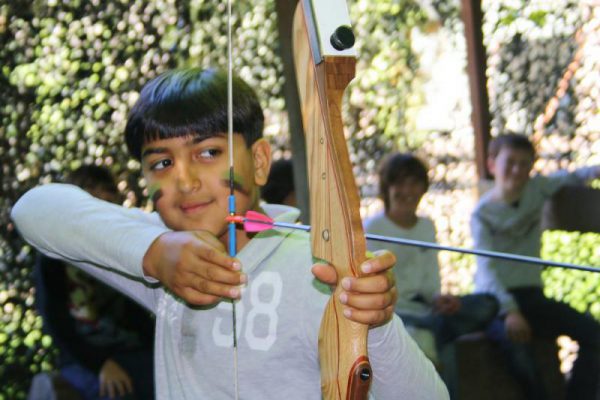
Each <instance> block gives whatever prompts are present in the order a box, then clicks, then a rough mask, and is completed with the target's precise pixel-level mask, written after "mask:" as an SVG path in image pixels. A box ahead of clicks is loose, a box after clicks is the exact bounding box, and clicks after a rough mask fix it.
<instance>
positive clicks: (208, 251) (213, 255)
mask: <svg viewBox="0 0 600 400" xmlns="http://www.w3.org/2000/svg"><path fill="white" fill-rule="evenodd" d="M191 250H192V252H193V254H196V255H197V256H198V258H200V259H201V260H203V261H205V262H208V263H209V264H214V265H219V266H221V267H225V268H227V269H230V270H233V271H239V270H241V268H242V265H241V263H240V261H239V260H238V259H236V258H234V257H230V256H229V255H228V254H227V253H226V252H225V250H224V249H222V245H221V248H215V247H213V246H211V245H208V244H207V243H205V242H198V243H195V244H194V245H193V246H192V247H191Z"/></svg>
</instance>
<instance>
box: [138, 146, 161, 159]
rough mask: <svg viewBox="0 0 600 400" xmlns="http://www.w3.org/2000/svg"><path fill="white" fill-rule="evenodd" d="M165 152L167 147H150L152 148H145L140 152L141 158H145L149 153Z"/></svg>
mask: <svg viewBox="0 0 600 400" xmlns="http://www.w3.org/2000/svg"><path fill="white" fill-rule="evenodd" d="M166 152H167V149H166V148H164V147H152V148H149V149H146V150H144V151H143V152H142V158H146V157H148V156H149V155H151V154H163V153H166Z"/></svg>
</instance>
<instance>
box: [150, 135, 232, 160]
mask: <svg viewBox="0 0 600 400" xmlns="http://www.w3.org/2000/svg"><path fill="white" fill-rule="evenodd" d="M213 137H225V134H224V133H217V134H214V133H208V134H194V135H193V136H192V137H191V139H189V140H188V141H187V142H186V144H185V145H186V146H193V145H195V144H198V143H200V142H203V141H204V140H206V139H210V138H213ZM166 152H167V148H166V147H151V148H149V149H146V150H144V151H143V152H142V158H144V157H147V156H149V155H151V154H163V153H166Z"/></svg>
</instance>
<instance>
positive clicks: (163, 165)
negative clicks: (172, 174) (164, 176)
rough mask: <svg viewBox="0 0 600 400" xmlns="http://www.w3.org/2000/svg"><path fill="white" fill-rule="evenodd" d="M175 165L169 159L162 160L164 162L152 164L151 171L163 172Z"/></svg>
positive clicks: (159, 161)
mask: <svg viewBox="0 0 600 400" xmlns="http://www.w3.org/2000/svg"><path fill="white" fill-rule="evenodd" d="M172 164H173V161H171V160H170V159H168V158H165V159H162V160H158V161H156V162H154V163H152V164H150V170H151V171H161V170H163V169H165V168H167V167H169V166H171V165H172Z"/></svg>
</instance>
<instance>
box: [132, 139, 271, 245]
mask: <svg viewBox="0 0 600 400" xmlns="http://www.w3.org/2000/svg"><path fill="white" fill-rule="evenodd" d="M233 155H234V173H235V175H236V186H237V187H238V190H236V193H235V197H236V212H237V213H238V214H242V215H243V214H244V213H245V212H246V211H247V210H249V209H257V208H258V198H259V187H260V186H262V185H264V184H265V182H266V179H267V176H268V172H269V167H270V163H271V149H270V146H269V144H268V142H267V141H266V140H264V139H261V140H258V141H257V142H255V143H254V144H253V145H252V146H251V147H250V148H248V147H247V146H246V144H245V142H244V139H243V137H242V136H241V135H239V134H234V135H233ZM142 169H143V172H144V177H145V178H146V180H147V182H148V187H149V188H152V190H153V191H155V195H154V196H153V200H154V206H155V207H156V210H157V211H158V213H159V214H160V216H161V218H162V220H163V221H164V222H165V224H166V225H167V226H168V227H169V228H171V229H174V230H178V231H181V230H186V231H191V230H205V231H209V232H210V233H212V234H213V235H215V236H217V237H218V238H219V239H221V240H222V241H224V240H226V234H227V222H226V221H225V217H226V216H227V215H228V214H229V212H228V210H229V206H228V197H229V194H230V189H229V157H228V144H227V135H225V134H223V135H219V136H212V137H207V138H202V137H198V136H192V135H190V136H185V137H179V138H171V139H162V140H155V141H152V142H149V143H146V144H145V145H144V147H143V148H142Z"/></svg>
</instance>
